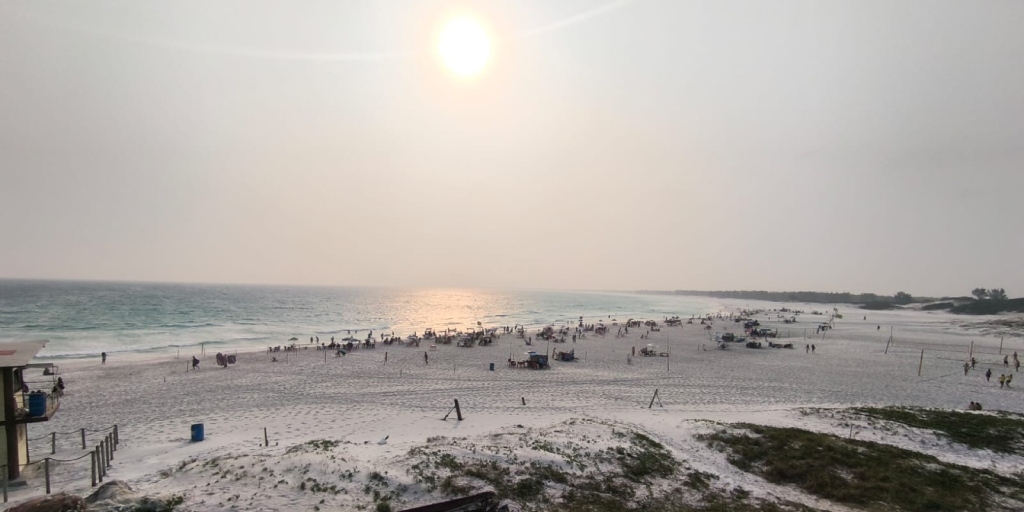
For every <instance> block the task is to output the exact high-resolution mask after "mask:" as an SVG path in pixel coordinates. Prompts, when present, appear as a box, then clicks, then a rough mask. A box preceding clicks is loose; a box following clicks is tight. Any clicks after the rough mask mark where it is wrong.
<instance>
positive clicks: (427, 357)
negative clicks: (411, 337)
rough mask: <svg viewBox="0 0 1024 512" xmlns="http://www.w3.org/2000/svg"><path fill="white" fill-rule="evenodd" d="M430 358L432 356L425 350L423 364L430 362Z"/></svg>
mask: <svg viewBox="0 0 1024 512" xmlns="http://www.w3.org/2000/svg"><path fill="white" fill-rule="evenodd" d="M429 359H430V356H428V355H427V353H426V352H424V353H423V364H430V361H429Z"/></svg>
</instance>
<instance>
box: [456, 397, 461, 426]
mask: <svg viewBox="0 0 1024 512" xmlns="http://www.w3.org/2000/svg"><path fill="white" fill-rule="evenodd" d="M455 417H456V418H458V419H459V421H462V409H461V408H459V399H458V398H456V399H455Z"/></svg>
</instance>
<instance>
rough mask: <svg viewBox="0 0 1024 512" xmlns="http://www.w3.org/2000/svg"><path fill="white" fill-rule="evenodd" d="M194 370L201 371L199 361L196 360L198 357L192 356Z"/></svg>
mask: <svg viewBox="0 0 1024 512" xmlns="http://www.w3.org/2000/svg"><path fill="white" fill-rule="evenodd" d="M192 369H193V370H197V369H199V359H198V358H196V356H192Z"/></svg>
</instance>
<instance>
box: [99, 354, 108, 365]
mask: <svg viewBox="0 0 1024 512" xmlns="http://www.w3.org/2000/svg"><path fill="white" fill-rule="evenodd" d="M100 364H107V353H106V352H100Z"/></svg>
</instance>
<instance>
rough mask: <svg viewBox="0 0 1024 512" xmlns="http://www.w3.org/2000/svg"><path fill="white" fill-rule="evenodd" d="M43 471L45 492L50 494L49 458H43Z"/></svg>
mask: <svg viewBox="0 0 1024 512" xmlns="http://www.w3.org/2000/svg"><path fill="white" fill-rule="evenodd" d="M43 472H44V473H46V494H50V458H49V457H47V458H45V459H43Z"/></svg>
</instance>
